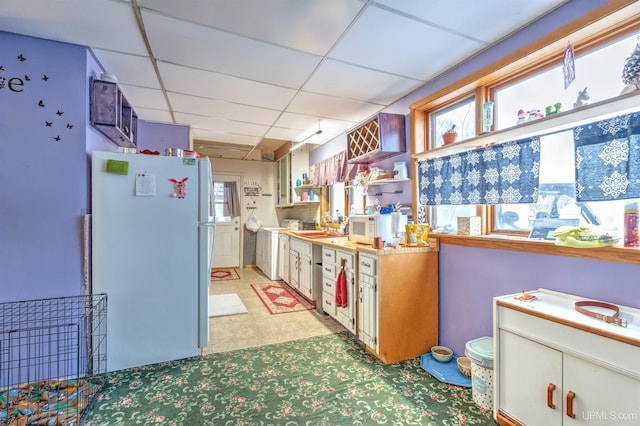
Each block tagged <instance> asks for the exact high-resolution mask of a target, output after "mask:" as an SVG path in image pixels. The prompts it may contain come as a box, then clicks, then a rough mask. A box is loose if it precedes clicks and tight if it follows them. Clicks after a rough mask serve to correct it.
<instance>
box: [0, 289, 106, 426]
mask: <svg viewBox="0 0 640 426" xmlns="http://www.w3.org/2000/svg"><path fill="white" fill-rule="evenodd" d="M106 339H107V296H106V295H105V294H97V295H86V296H72V297H59V298H51V299H39V300H26V301H19V302H6V303H0V425H11V426H13V425H20V426H21V425H65V426H72V425H81V424H83V423H84V422H85V420H86V417H87V415H88V413H89V409H90V407H91V405H92V403H93V401H94V400H95V398H96V397H97V396H98V394H99V392H100V391H101V390H102V387H103V386H104V383H105V379H106V371H107V369H106V366H107V360H106V355H107V341H106Z"/></svg>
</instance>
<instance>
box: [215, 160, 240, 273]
mask: <svg viewBox="0 0 640 426" xmlns="http://www.w3.org/2000/svg"><path fill="white" fill-rule="evenodd" d="M240 182H241V176H237V175H219V174H215V173H214V174H213V209H214V217H215V229H216V231H215V236H216V238H215V241H214V249H213V266H212V267H213V268H233V267H240V266H242V265H241V264H240V234H241V226H240Z"/></svg>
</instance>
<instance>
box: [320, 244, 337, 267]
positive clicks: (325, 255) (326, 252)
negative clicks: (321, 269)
mask: <svg viewBox="0 0 640 426" xmlns="http://www.w3.org/2000/svg"><path fill="white" fill-rule="evenodd" d="M322 263H331V264H335V263H336V251H335V250H334V249H330V248H327V247H322Z"/></svg>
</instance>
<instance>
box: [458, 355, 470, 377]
mask: <svg viewBox="0 0 640 426" xmlns="http://www.w3.org/2000/svg"><path fill="white" fill-rule="evenodd" d="M458 369H459V370H460V372H461V373H462V374H464V375H465V376H467V377H471V358H467V357H466V356H461V357H460V358H458Z"/></svg>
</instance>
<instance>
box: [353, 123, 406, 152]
mask: <svg viewBox="0 0 640 426" xmlns="http://www.w3.org/2000/svg"><path fill="white" fill-rule="evenodd" d="M404 122H405V118H404V115H401V114H387V113H380V114H378V115H377V116H376V117H374V118H373V119H371V120H369V121H368V122H366V123H365V124H363V125H362V126H360V127H358V128H357V129H356V130H354V131H352V132H350V133H349V134H348V135H347V144H348V150H347V160H348V162H349V163H373V162H376V161H380V160H382V159H384V158H388V157H391V156H394V155H397V154H400V153H403V152H405V151H406V149H407V143H406V135H405V126H404Z"/></svg>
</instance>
